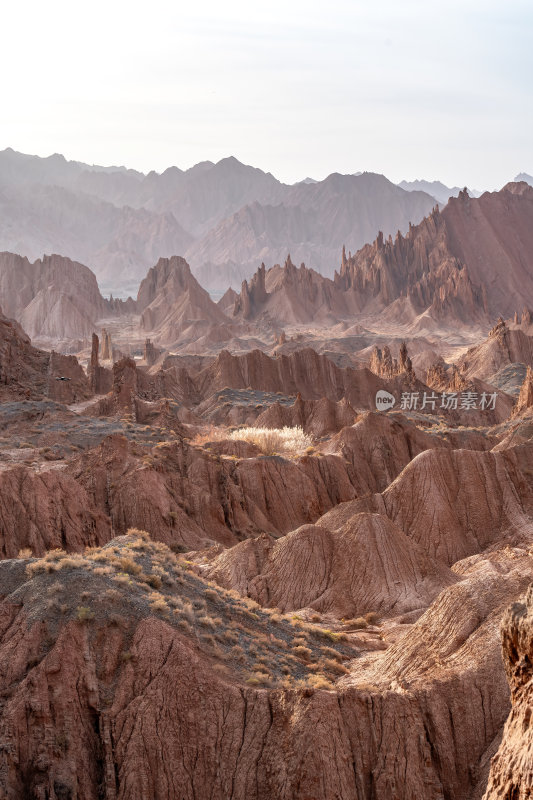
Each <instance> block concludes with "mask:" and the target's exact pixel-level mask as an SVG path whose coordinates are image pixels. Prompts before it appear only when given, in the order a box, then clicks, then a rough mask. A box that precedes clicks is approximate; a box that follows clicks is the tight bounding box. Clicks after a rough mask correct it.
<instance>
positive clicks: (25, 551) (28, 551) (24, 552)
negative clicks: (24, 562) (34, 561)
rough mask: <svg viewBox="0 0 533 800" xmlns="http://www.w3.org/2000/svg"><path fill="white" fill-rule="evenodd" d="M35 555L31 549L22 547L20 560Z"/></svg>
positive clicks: (19, 555)
mask: <svg viewBox="0 0 533 800" xmlns="http://www.w3.org/2000/svg"><path fill="white" fill-rule="evenodd" d="M32 555H33V553H32V549H31V547H22V548H21V549H20V550H19V554H18V557H19V558H31V557H32Z"/></svg>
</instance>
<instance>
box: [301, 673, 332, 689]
mask: <svg viewBox="0 0 533 800" xmlns="http://www.w3.org/2000/svg"><path fill="white" fill-rule="evenodd" d="M307 685H308V686H311V687H312V688H313V689H328V690H331V689H334V688H335V687H334V685H333V684H332V683H331V681H329V680H328V679H327V678H326V676H325V675H322V673H318V675H309V677H308V678H307Z"/></svg>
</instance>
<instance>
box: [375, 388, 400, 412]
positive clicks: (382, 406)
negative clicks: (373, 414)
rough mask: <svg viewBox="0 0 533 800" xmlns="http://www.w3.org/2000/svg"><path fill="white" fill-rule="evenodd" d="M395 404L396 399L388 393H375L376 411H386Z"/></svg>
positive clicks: (383, 390)
mask: <svg viewBox="0 0 533 800" xmlns="http://www.w3.org/2000/svg"><path fill="white" fill-rule="evenodd" d="M395 402H396V398H395V397H394V395H393V394H391V393H390V392H386V391H385V389H380V390H379V392H377V393H376V408H377V410H378V411H388V410H389V408H392V407H393V405H394V403H395Z"/></svg>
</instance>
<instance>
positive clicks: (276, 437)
mask: <svg viewBox="0 0 533 800" xmlns="http://www.w3.org/2000/svg"><path fill="white" fill-rule="evenodd" d="M228 438H229V439H232V440H233V441H243V442H250V444H255V446H256V447H258V448H259V449H260V450H261V452H262V453H264V454H265V455H267V456H271V455H274V453H283V454H285V455H298V454H300V453H303V452H305V450H306V449H307V448H308V447H312V446H313V441H312V439H311V437H310V436H309V435H308V434H307V433H305V432H304V430H303V428H301V427H299V426H296V427H294V428H288V427H285V428H240V429H239V430H236V431H233V433H230V434H229V436H228Z"/></svg>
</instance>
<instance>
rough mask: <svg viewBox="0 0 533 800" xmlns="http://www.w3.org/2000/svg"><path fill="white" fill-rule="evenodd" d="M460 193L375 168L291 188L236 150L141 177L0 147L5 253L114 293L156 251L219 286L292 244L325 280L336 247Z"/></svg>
mask: <svg viewBox="0 0 533 800" xmlns="http://www.w3.org/2000/svg"><path fill="white" fill-rule="evenodd" d="M457 192H458V189H457V187H454V188H453V189H448V188H447V187H445V186H444V185H442V184H440V183H438V182H433V183H430V182H425V181H414V182H403V183H402V184H400V186H396V185H394V184H392V183H391V182H390V181H388V180H387V179H386V178H385V177H384V176H382V175H378V174H374V173H357V174H354V175H340V174H332V175H330V176H329V177H327V178H326V179H325V180H323V181H313V180H312V179H306V180H305V181H302V182H300V183H297V184H294V185H293V186H289V185H286V184H283V183H281V182H280V181H278V180H277V179H276V178H275V177H274V176H273V175H271V174H270V173H265V172H263V171H262V170H260V169H257V168H254V167H250V166H246V165H244V164H241V163H240V162H239V161H237V159H235V158H233V157H231V158H226V159H223V160H222V161H219V162H218V163H217V164H213V163H212V162H210V161H205V162H201V163H199V164H197V165H196V166H194V167H192V168H191V169H188V170H185V171H184V170H181V169H179V168H178V167H170V168H169V169H167V170H165V171H164V172H163V173H162V174H157V173H155V172H150V173H148V174H147V175H144V174H143V173H140V172H137V171H135V170H131V169H126V168H125V167H99V166H89V165H87V164H83V163H81V162H77V161H67V160H66V159H65V158H64V157H63V156H61V155H58V154H55V155H53V156H49V157H48V158H39V157H37V156H29V155H25V154H22V153H17V152H15V151H14V150H12V149H10V148H8V149H6V150H4V151H2V152H1V153H0V250H4V251H9V252H13V253H18V254H20V255H23V256H27V257H28V258H29V259H30V260H32V261H33V260H35V259H37V258H40V257H41V256H42V255H43V254H52V253H59V254H61V255H66V256H68V257H69V258H72V259H73V260H76V261H79V262H81V263H83V264H86V265H87V266H89V267H90V268H91V269H92V270H93V271H94V272H95V274H96V276H97V278H98V280H99V282H100V284H101V285H102V287H103V289H104V290H105V291H106V292H108V291H110V290H111V291H113V292H115V293H119V294H121V295H124V294H126V293H128V292H130V293H131V292H133V291H134V290H135V289H136V287H137V285H138V283H139V281H140V280H141V279H142V278H143V277H144V276H145V274H146V272H147V270H148V269H149V268H150V267H151V266H152V265H153V264H155V263H156V261H157V259H158V258H159V257H170V256H172V255H182V256H184V257H185V258H186V259H187V261H188V262H189V263H190V265H191V268H192V271H193V273H194V274H195V275H196V276H197V277H198V279H199V280H200V283H202V285H203V286H205V287H206V288H208V289H209V290H219V291H220V290H222V291H223V290H225V289H226V288H227V287H228V286H229V285H232V286H233V287H234V288H235V289H238V288H239V287H240V284H241V281H242V280H243V278H246V277H250V276H251V275H252V274H253V272H254V271H255V270H256V269H257V267H258V266H259V264H260V263H261V261H264V262H265V263H267V264H275V263H283V260H284V259H285V257H286V255H287V252H290V253H291V255H292V258H293V261H294V262H295V263H296V264H299V263H300V262H302V261H304V262H305V263H306V265H307V266H309V267H313V268H314V269H316V270H317V271H319V272H321V273H322V274H325V275H328V276H330V277H332V276H333V272H334V270H335V268H336V267H338V265H339V258H340V252H341V248H342V246H343V245H346V247H347V249H348V250H351V251H352V252H355V251H356V250H357V249H359V248H360V247H362V246H363V245H364V244H365V243H366V242H369V241H372V240H373V239H374V238H375V237H376V235H377V233H378V231H379V230H381V231H383V233H384V234H385V236H388V235H389V234H392V235H395V234H396V232H397V231H398V230H400V231H401V232H403V233H405V232H406V231H407V230H408V228H409V223H417V222H419V221H420V220H421V219H422V218H423V217H424V216H426V215H427V214H428V213H429V212H430V211H431V209H432V207H433V206H434V205H435V201H436V200H437V201H438V202H439V203H440V204H441V205H442V204H444V203H445V202H446V200H447V198H448V197H449V196H452V195H454V194H456V193H457Z"/></svg>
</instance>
